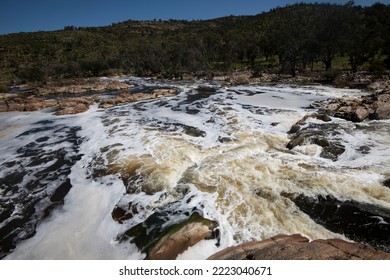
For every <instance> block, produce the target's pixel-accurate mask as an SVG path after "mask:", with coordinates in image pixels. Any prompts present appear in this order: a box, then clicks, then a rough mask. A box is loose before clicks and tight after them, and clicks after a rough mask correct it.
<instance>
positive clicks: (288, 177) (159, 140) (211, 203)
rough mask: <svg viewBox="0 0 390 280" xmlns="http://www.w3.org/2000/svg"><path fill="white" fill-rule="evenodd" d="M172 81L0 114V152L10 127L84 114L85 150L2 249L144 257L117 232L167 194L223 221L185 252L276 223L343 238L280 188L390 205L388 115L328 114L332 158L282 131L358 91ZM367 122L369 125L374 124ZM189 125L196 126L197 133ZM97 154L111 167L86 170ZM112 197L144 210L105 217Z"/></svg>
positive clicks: (259, 234) (252, 236)
mask: <svg viewBox="0 0 390 280" xmlns="http://www.w3.org/2000/svg"><path fill="white" fill-rule="evenodd" d="M138 82H140V83H145V81H143V80H138ZM146 83H149V84H148V85H149V86H150V85H153V82H151V81H147V82H146ZM167 85H169V84H163V86H167ZM173 86H177V87H178V88H180V89H181V92H180V94H179V95H178V96H176V97H172V98H167V99H163V100H153V101H148V102H138V103H135V104H128V105H124V106H120V107H115V108H111V109H107V110H105V111H104V110H98V109H97V107H96V106H94V107H92V108H91V109H90V110H89V111H88V112H86V113H83V114H79V115H77V116H67V117H54V116H51V115H50V114H49V113H48V112H45V111H44V112H35V113H28V114H23V113H12V114H9V113H7V114H1V115H0V119H1V122H0V123H1V126H2V127H1V128H2V129H3V131H4V133H3V134H2V137H1V138H0V142H1V144H2V146H1V147H4V148H3V154H2V155H1V159H2V160H3V161H6V158H5V157H7V158H9V157H12V153H13V150H12V149H9V146H12V144H11V143H13V138H14V137H15V136H17V135H19V134H20V133H21V132H23V131H24V129H25V128H26V127H28V126H30V125H31V124H32V123H36V122H37V121H40V120H45V119H56V121H59V122H61V123H63V124H67V125H69V126H80V127H81V131H79V132H78V134H79V136H80V137H81V138H83V139H84V141H83V142H82V144H81V146H80V151H79V153H80V154H83V157H82V159H81V160H79V161H78V162H77V163H76V164H75V165H74V166H73V167H72V169H71V173H70V175H69V178H70V179H71V183H72V185H73V187H72V189H71V190H70V192H69V193H68V195H67V196H66V197H65V201H64V205H63V206H61V207H57V208H56V210H54V212H53V214H52V215H51V216H49V217H50V218H49V219H46V220H45V221H44V222H42V223H41V224H40V225H39V226H38V229H37V233H36V234H35V235H34V236H33V237H32V238H30V239H27V240H25V241H22V242H20V244H18V246H17V247H16V249H15V250H14V252H13V253H11V254H9V255H8V256H7V258H9V259H140V258H143V257H144V255H142V254H141V253H139V252H138V250H137V249H136V247H135V245H133V244H130V243H118V242H117V241H116V238H117V236H118V235H119V234H121V233H123V232H124V231H125V230H126V229H128V228H130V227H131V226H133V225H136V224H138V223H140V222H142V221H144V220H145V219H146V218H147V217H148V216H149V215H151V214H152V213H153V212H154V210H155V209H156V208H157V207H161V206H164V205H167V204H168V203H170V202H174V201H181V203H180V206H179V208H180V209H183V210H185V209H192V208H194V207H197V208H198V209H199V208H200V209H202V212H203V215H204V216H205V217H206V218H209V219H212V220H215V221H218V223H219V229H220V231H221V241H220V243H221V246H220V247H216V246H215V243H216V242H215V240H208V241H202V242H200V243H199V244H197V245H196V246H193V247H192V248H190V249H189V250H188V251H186V252H185V253H183V254H182V255H181V256H179V258H181V259H204V258H207V257H208V256H209V255H211V254H212V253H214V252H216V251H219V250H221V249H223V248H225V247H227V246H231V245H234V244H237V243H239V242H243V241H249V240H260V239H264V238H269V237H271V236H273V235H276V234H279V233H285V234H293V233H301V234H303V235H305V236H307V237H309V238H311V239H317V238H330V237H339V238H345V237H343V236H341V235H339V234H336V233H333V232H330V231H328V230H327V229H325V228H324V227H322V226H320V225H318V224H316V223H315V222H314V221H312V220H311V219H310V218H309V217H308V216H307V215H306V214H304V213H303V212H301V211H300V210H299V208H297V207H296V206H295V204H294V203H293V202H292V201H290V200H289V199H288V198H285V197H284V196H283V195H282V194H283V193H298V194H299V193H304V194H305V195H308V196H310V195H318V194H322V195H328V194H329V195H332V196H334V197H335V198H337V199H340V200H347V199H354V200H356V201H360V202H367V203H373V204H375V205H380V206H383V207H386V208H390V190H389V189H387V188H385V187H383V186H382V185H381V183H380V182H381V181H382V180H384V179H385V178H388V177H389V176H390V172H389V166H390V150H389V149H388V147H389V145H390V137H389V131H390V122H388V121H376V122H371V123H363V124H359V125H356V124H353V123H350V122H346V121H344V120H338V119H333V120H332V123H337V124H339V128H338V129H339V132H341V134H339V135H336V136H330V135H329V138H330V139H337V140H338V141H340V142H341V143H343V144H344V145H345V146H346V152H345V153H344V154H343V155H342V156H341V157H340V158H339V160H338V161H336V162H333V161H331V160H328V159H323V158H321V157H320V156H319V154H320V153H321V149H322V148H321V147H319V146H317V145H314V144H310V143H308V144H306V145H303V146H299V147H296V148H295V149H294V150H292V151H289V150H288V149H286V148H285V146H286V144H287V143H288V141H289V138H288V136H287V131H288V130H289V129H290V127H291V126H292V125H293V124H294V123H295V122H297V121H298V120H300V119H301V118H302V117H303V116H305V115H306V114H307V113H310V112H311V111H310V110H308V109H304V108H306V107H307V106H309V105H310V104H311V103H312V102H313V101H318V100H325V99H327V98H329V97H332V96H342V95H349V96H350V95H359V94H361V92H359V91H351V90H342V89H334V88H327V87H322V86H321V87H320V86H318V87H304V88H299V87H288V86H278V87H266V86H256V85H253V86H238V87H233V88H229V89H224V88H221V87H218V86H215V85H207V86H209V87H210V86H214V87H216V88H217V93H215V94H213V95H210V96H209V97H208V98H203V99H199V100H192V101H188V100H187V97H188V96H189V95H193V94H196V88H197V86H199V84H196V85H191V84H181V85H173ZM163 101H164V102H166V103H164V104H162V103H161V102H163ZM194 110H196V112H197V113H196V114H195V113H194ZM189 112H190V113H189ZM308 122H311V123H322V121H319V120H314V119H309V120H308ZM373 125H375V127H376V129H370V127H372V126H373ZM357 126H358V127H357ZM188 127H194V128H197V129H198V130H200V131H201V132H202V133H203V134H202V133H200V134H199V131H198V134H193V131H188V129H187V128H188ZM52 137H56V135H52ZM221 139H229V140H230V141H225V140H223V141H219V140H221ZM20 141H25V142H24V143H21V142H20ZM20 141H19V142H15V143H17V145H23V144H24V145H25V144H27V143H28V142H29V141H31V139H24V140H20ZM118 144H120V146H119V145H118ZM361 146H369V147H370V151H369V153H368V154H363V153H361V152H359V151H358V148H359V147H361ZM105 147H107V148H105ZM102 148H103V149H102ZM104 148H105V149H104ZM98 158H101V159H102V160H103V161H104V164H103V165H104V166H109V167H110V169H111V173H112V175H109V176H105V177H101V178H97V179H92V178H90V177H89V176H88V174H90V172H91V170H92V169H93V168H94V167H96V166H97V165H98V164H97V159H98ZM119 173H128V174H130V175H131V174H138V175H140V176H141V177H142V178H143V180H141V181H139V182H138V183H136V184H137V186H136V187H138V188H140V189H141V190H142V191H141V192H137V193H133V194H126V193H125V186H124V185H123V182H122V180H121V179H120V176H119ZM183 187H186V188H187V189H188V192H187V193H186V194H185V196H184V198H183V197H182V196H183V195H181V194H180V192H178V190H177V189H178V188H183ZM162 194H164V195H162ZM188 198H191V199H188ZM117 203H119V205H127V204H128V203H132V205H136V207H137V209H142V211H139V213H137V214H135V215H134V217H133V218H132V219H131V220H128V221H126V222H124V224H122V225H120V224H118V223H117V222H115V221H114V220H113V219H112V218H111V212H112V210H113V209H114V207H115V205H116V204H117Z"/></svg>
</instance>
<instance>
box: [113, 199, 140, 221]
mask: <svg viewBox="0 0 390 280" xmlns="http://www.w3.org/2000/svg"><path fill="white" fill-rule="evenodd" d="M126 208H127V209H126ZM135 214H138V209H137V206H136V205H133V204H132V203H129V204H128V205H127V207H126V206H122V207H121V206H118V205H117V206H115V208H114V210H112V212H111V216H112V218H113V219H114V220H115V221H117V222H118V223H120V224H122V223H123V222H124V221H127V220H130V219H131V218H133V217H134V215H135Z"/></svg>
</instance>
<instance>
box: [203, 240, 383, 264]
mask: <svg viewBox="0 0 390 280" xmlns="http://www.w3.org/2000/svg"><path fill="white" fill-rule="evenodd" d="M208 259H209V260H389V259H390V254H388V253H385V252H382V251H380V250H376V249H374V248H372V247H371V246H368V245H363V244H359V243H351V242H347V241H344V240H340V239H328V240H314V241H311V242H310V241H309V239H307V238H306V237H303V236H302V235H299V234H295V235H277V236H274V237H272V238H270V239H266V240H263V241H253V242H248V243H244V244H241V245H238V246H234V247H229V248H226V249H224V250H222V251H220V252H218V253H216V254H214V255H212V256H210V257H209V258H208Z"/></svg>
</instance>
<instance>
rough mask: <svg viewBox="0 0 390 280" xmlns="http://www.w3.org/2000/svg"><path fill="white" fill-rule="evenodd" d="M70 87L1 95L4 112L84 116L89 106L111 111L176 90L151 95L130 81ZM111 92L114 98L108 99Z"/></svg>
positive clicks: (155, 91) (82, 83)
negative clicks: (95, 105)
mask: <svg viewBox="0 0 390 280" xmlns="http://www.w3.org/2000/svg"><path fill="white" fill-rule="evenodd" d="M75 83H77V84H70V85H61V86H60V85H44V86H37V87H34V86H33V85H25V86H23V87H21V88H19V89H17V90H16V91H15V92H10V93H4V94H0V112H12V111H19V112H23V111H37V110H42V109H47V108H50V109H52V110H53V113H54V114H55V115H69V114H78V113H83V112H85V111H87V110H88V108H89V106H91V105H92V104H94V103H99V107H100V108H108V107H111V106H115V105H121V104H125V103H129V102H135V101H140V100H148V99H154V98H159V97H163V96H173V95H175V94H176V90H175V89H164V88H159V89H153V90H151V91H149V92H136V91H132V87H133V85H132V84H130V83H127V82H119V81H116V80H113V81H104V80H100V79H93V81H89V80H84V81H75ZM107 93H110V95H108V96H106V95H107Z"/></svg>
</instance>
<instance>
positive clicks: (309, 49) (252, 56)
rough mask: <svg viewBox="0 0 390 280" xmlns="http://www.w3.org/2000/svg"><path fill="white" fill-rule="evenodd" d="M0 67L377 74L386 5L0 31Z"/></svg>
mask: <svg viewBox="0 0 390 280" xmlns="http://www.w3.org/2000/svg"><path fill="white" fill-rule="evenodd" d="M335 61H338V63H337V65H336V63H335ZM340 61H344V62H345V63H344V64H340ZM0 65H1V66H0V75H1V76H0V77H1V81H3V82H4V81H10V80H14V81H41V80H45V79H47V78H64V77H65V78H66V77H85V76H101V75H110V74H116V73H127V74H129V73H131V74H135V75H156V74H158V75H167V76H180V75H182V74H184V73H199V72H213V71H229V70H233V69H236V68H244V67H245V68H250V69H252V70H254V71H256V72H261V71H263V70H265V69H268V68H269V69H272V70H273V71H279V72H282V73H288V74H291V75H295V74H296V72H297V71H313V70H315V69H323V70H326V71H329V72H331V71H332V69H337V68H342V67H345V66H344V65H347V66H348V68H349V69H350V70H351V71H353V72H356V71H358V70H359V68H360V67H362V66H363V65H365V67H366V68H367V69H368V70H369V71H373V72H377V73H380V72H383V71H385V70H386V69H389V68H390V5H384V4H381V3H376V4H374V5H372V6H371V7H360V6H356V5H355V4H354V2H353V1H351V2H348V3H347V4H345V5H336V4H303V3H298V4H295V5H291V6H286V7H283V8H276V9H273V10H271V11H269V12H266V13H262V14H259V15H256V16H241V17H233V16H231V17H225V18H219V19H214V20H207V21H176V20H170V21H161V20H160V21H159V20H154V21H142V22H140V21H126V22H121V23H116V24H113V25H111V26H107V27H100V28H76V27H73V26H66V27H65V28H64V30H61V31H53V32H35V33H18V34H9V35H2V36H0Z"/></svg>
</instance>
